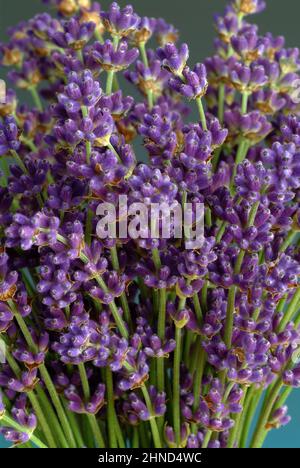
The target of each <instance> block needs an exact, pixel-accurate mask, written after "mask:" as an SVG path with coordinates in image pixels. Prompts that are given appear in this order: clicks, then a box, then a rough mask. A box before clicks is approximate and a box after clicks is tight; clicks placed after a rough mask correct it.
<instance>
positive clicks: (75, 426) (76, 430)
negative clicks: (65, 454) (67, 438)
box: [62, 399, 85, 448]
mask: <svg viewBox="0 0 300 468" xmlns="http://www.w3.org/2000/svg"><path fill="white" fill-rule="evenodd" d="M62 402H63V405H64V410H65V412H66V415H67V418H68V420H69V423H70V426H71V428H72V431H73V434H74V437H75V439H76V442H77V446H78V447H79V448H84V446H85V443H84V440H83V437H82V434H81V430H80V425H79V421H78V419H79V418H77V417H76V415H75V414H74V413H73V412H72V411H70V410H69V408H68V404H67V402H66V400H65V399H62Z"/></svg>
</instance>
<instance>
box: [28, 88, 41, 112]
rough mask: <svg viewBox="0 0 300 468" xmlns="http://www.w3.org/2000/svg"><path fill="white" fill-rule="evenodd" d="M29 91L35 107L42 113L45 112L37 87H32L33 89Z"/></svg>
mask: <svg viewBox="0 0 300 468" xmlns="http://www.w3.org/2000/svg"><path fill="white" fill-rule="evenodd" d="M29 91H30V93H31V96H32V99H33V102H34V105H35V107H36V108H37V109H38V110H39V111H40V112H42V111H43V106H42V101H41V99H40V96H39V93H38V92H37V89H36V87H35V86H32V87H31V88H29Z"/></svg>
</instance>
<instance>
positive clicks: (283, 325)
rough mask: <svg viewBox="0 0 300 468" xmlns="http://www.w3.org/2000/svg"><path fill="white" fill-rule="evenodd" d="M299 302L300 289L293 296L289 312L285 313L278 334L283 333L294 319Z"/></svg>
mask: <svg viewBox="0 0 300 468" xmlns="http://www.w3.org/2000/svg"><path fill="white" fill-rule="evenodd" d="M299 301H300V288H298V289H297V290H296V292H295V294H294V296H293V299H292V300H291V302H290V304H289V306H288V308H287V310H286V311H285V313H284V316H283V317H282V320H281V322H280V325H279V328H278V333H282V332H283V331H284V330H285V328H286V326H287V324H288V323H289V322H290V321H291V320H292V319H293V317H294V315H295V314H296V312H297V310H298V303H299Z"/></svg>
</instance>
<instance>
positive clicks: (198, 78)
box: [169, 63, 208, 99]
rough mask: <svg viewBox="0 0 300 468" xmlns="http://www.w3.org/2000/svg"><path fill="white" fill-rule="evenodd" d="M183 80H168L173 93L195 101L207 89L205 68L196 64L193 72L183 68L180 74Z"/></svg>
mask: <svg viewBox="0 0 300 468" xmlns="http://www.w3.org/2000/svg"><path fill="white" fill-rule="evenodd" d="M182 75H183V78H180V77H179V76H174V77H171V78H170V79H169V85H170V87H171V88H172V89H174V91H176V92H178V93H180V94H182V95H183V96H184V97H187V98H188V99H197V98H200V97H202V96H203V95H204V94H205V93H206V91H207V87H208V82H207V77H206V68H205V66H204V65H203V64H201V63H198V64H197V65H196V66H195V68H194V70H190V69H189V67H185V68H184V69H183V72H182Z"/></svg>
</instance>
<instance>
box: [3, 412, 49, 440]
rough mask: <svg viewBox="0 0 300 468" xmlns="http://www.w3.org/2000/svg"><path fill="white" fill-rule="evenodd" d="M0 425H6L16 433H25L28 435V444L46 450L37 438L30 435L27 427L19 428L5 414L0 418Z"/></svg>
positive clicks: (19, 426) (18, 425)
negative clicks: (30, 443)
mask: <svg viewBox="0 0 300 468" xmlns="http://www.w3.org/2000/svg"><path fill="white" fill-rule="evenodd" d="M0 424H1V425H3V426H5V425H7V426H9V427H12V428H13V429H15V430H16V431H18V432H25V433H26V434H28V436H29V439H30V442H32V443H33V444H35V445H36V446H37V447H38V448H48V447H47V445H45V444H44V443H43V442H42V441H41V440H40V439H39V438H38V437H36V436H35V435H34V434H33V433H31V431H30V429H28V427H24V426H21V425H20V424H18V423H17V422H16V421H15V420H14V419H12V418H11V417H10V416H7V415H6V414H4V416H2V417H1V418H0Z"/></svg>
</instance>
